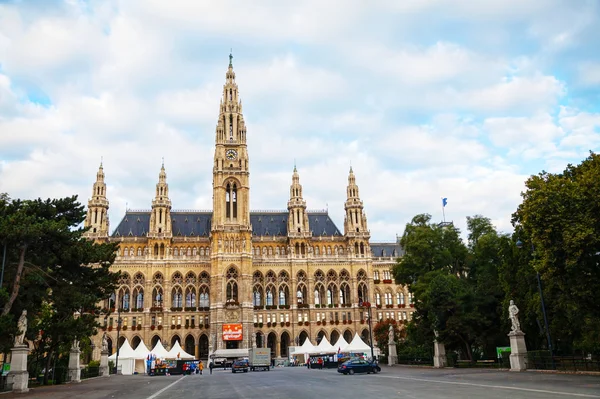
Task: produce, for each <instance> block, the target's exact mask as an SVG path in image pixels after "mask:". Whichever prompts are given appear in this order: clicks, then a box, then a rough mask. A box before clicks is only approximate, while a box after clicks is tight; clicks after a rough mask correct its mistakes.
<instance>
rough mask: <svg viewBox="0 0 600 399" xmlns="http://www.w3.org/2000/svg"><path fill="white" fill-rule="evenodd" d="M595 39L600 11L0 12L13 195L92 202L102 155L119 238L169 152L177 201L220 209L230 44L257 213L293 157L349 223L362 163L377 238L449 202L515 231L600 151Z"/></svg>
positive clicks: (345, 5)
mask: <svg viewBox="0 0 600 399" xmlns="http://www.w3.org/2000/svg"><path fill="white" fill-rule="evenodd" d="M217 3H218V4H217ZM598 38H600V3H599V2H597V1H592V0H590V1H568V0H566V1H555V0H547V1H541V0H540V1H532V0H519V1H517V0H504V1H489V2H487V1H486V2H472V1H441V0H405V1H393V0H390V1H383V0H380V1H378V0H374V1H369V2H365V1H354V0H344V1H341V0H340V1H335V0H329V1H326V2H324V1H321V0H320V1H316V0H315V1H300V2H281V1H255V2H247V1H222V2H212V1H191V0H190V1H183V0H171V1H169V2H164V1H158V0H147V1H141V0H140V1H138V0H128V1H76V0H66V1H8V2H6V1H0V192H8V193H9V194H10V195H11V196H12V197H15V198H16V197H20V198H32V197H56V196H66V195H71V194H74V193H75V194H79V196H80V199H81V200H82V201H84V202H87V199H88V198H89V197H90V195H91V188H92V184H93V182H94V179H95V173H96V171H97V168H98V165H99V162H100V158H101V157H103V159H104V167H105V173H106V181H107V184H108V197H109V201H110V212H109V214H110V218H111V226H112V228H114V227H116V225H117V224H118V222H119V220H120V219H121V218H122V216H123V213H124V210H125V206H126V204H127V206H128V207H129V208H134V209H146V208H149V207H150V204H151V201H152V198H153V192H154V185H155V184H156V182H157V180H158V172H159V169H160V164H161V158H162V157H164V158H165V166H166V170H167V175H168V182H169V184H170V194H171V200H172V202H173V207H174V209H210V208H211V207H212V199H211V196H212V191H211V178H212V175H211V168H212V157H213V143H214V130H215V125H216V121H217V116H218V104H219V100H220V92H221V89H222V85H223V83H224V79H225V71H226V67H227V63H228V55H229V49H230V48H233V55H234V68H235V71H236V75H237V82H238V85H239V87H240V94H241V96H242V101H243V106H244V116H245V119H246V123H247V128H248V141H249V150H250V157H251V158H250V162H251V208H252V209H285V207H286V203H287V199H288V195H289V185H290V184H291V174H292V169H293V165H294V160H295V162H296V164H297V166H298V171H299V173H300V181H301V183H302V184H303V186H304V195H305V199H306V200H307V203H308V207H309V208H311V209H323V208H326V207H327V208H328V209H329V212H330V214H331V216H332V218H333V220H334V221H335V222H336V224H337V225H338V227H340V228H342V227H343V202H344V200H345V187H346V184H347V176H348V169H349V166H350V165H352V167H353V169H354V172H355V174H356V179H357V183H358V185H359V187H360V194H361V198H362V199H363V201H364V204H365V211H366V213H367V217H368V220H369V227H370V230H371V236H372V239H373V240H374V241H383V240H388V241H389V240H394V239H395V236H396V234H402V232H403V231H404V226H405V224H406V223H407V222H408V221H410V219H411V218H412V217H413V216H414V215H416V214H418V213H430V214H432V215H433V217H434V219H435V220H441V218H442V212H441V198H442V197H447V198H448V206H447V207H446V219H447V220H453V221H454V222H455V223H456V224H457V225H458V226H460V227H461V228H463V229H464V226H465V218H466V216H471V215H475V214H482V215H484V216H487V217H490V218H491V219H492V220H493V222H494V223H495V225H496V226H497V227H498V229H499V230H500V231H506V232H508V231H511V230H512V228H511V226H510V215H511V213H512V212H514V211H515V210H516V207H517V206H518V204H519V203H520V192H521V191H522V190H523V189H524V181H525V179H526V178H527V177H528V176H529V175H531V174H535V173H538V172H540V171H542V170H547V171H551V172H559V171H561V170H563V169H564V167H565V166H566V165H567V164H568V163H579V162H580V161H581V160H582V159H584V158H585V157H586V156H587V154H588V153H589V151H590V150H593V151H598V149H599V147H600V89H599V87H600V52H598Z"/></svg>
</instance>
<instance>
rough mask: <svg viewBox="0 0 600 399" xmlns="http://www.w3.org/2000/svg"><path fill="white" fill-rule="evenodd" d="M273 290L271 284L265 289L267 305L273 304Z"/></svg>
mask: <svg viewBox="0 0 600 399" xmlns="http://www.w3.org/2000/svg"><path fill="white" fill-rule="evenodd" d="M274 290H275V287H273V286H268V287H267V291H266V297H267V306H273V291H274Z"/></svg>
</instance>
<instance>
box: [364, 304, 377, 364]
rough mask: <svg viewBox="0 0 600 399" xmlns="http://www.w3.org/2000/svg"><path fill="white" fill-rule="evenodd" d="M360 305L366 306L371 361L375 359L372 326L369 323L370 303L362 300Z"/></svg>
mask: <svg viewBox="0 0 600 399" xmlns="http://www.w3.org/2000/svg"><path fill="white" fill-rule="evenodd" d="M362 306H364V307H366V308H367V321H368V322H369V340H370V342H371V361H373V362H374V361H375V353H374V352H373V326H372V324H371V303H370V302H363V303H362Z"/></svg>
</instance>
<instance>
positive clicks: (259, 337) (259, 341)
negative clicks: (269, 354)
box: [254, 331, 265, 348]
mask: <svg viewBox="0 0 600 399" xmlns="http://www.w3.org/2000/svg"><path fill="white" fill-rule="evenodd" d="M254 342H255V343H256V347H257V348H264V347H265V336H264V335H263V333H261V332H260V331H258V332H257V333H256V338H255V341H254Z"/></svg>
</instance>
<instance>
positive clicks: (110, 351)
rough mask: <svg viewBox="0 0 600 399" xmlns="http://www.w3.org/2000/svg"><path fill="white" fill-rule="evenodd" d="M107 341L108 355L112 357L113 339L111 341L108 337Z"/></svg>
mask: <svg viewBox="0 0 600 399" xmlns="http://www.w3.org/2000/svg"><path fill="white" fill-rule="evenodd" d="M106 341H107V342H108V354H109V355H112V354H113V342H112V339H110V338H109V337H106Z"/></svg>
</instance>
